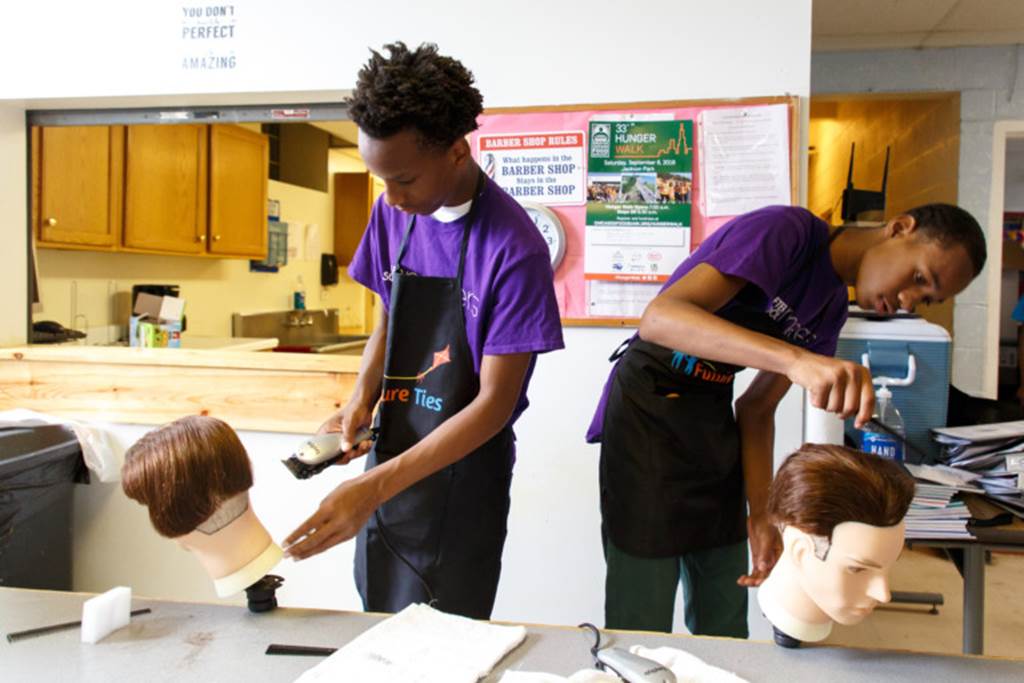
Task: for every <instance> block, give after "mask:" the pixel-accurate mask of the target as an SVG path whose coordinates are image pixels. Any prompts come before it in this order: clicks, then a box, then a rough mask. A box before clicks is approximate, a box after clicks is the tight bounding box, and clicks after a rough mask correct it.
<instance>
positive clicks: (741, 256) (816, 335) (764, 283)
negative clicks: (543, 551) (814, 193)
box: [587, 206, 848, 443]
mask: <svg viewBox="0 0 1024 683" xmlns="http://www.w3.org/2000/svg"><path fill="white" fill-rule="evenodd" d="M828 239H829V228H828V224H826V223H825V222H824V221H822V220H821V219H819V218H817V217H816V216H815V215H814V214H812V213H811V212H810V211H808V210H807V209H804V208H801V207H796V206H768V207H765V208H763V209H758V210H756V211H751V212H750V213H746V214H743V215H742V216H737V217H736V218H734V219H732V220H731V221H729V222H728V223H726V224H725V225H723V226H722V227H721V228H719V229H718V230H717V231H715V233H714V234H712V235H711V236H710V237H709V238H708V239H706V240H704V242H703V243H702V244H701V245H700V247H698V248H697V251H695V252H693V254H691V255H690V257H689V258H688V259H686V260H685V261H683V262H682V263H681V264H679V267H678V268H676V269H675V272H673V273H672V276H671V277H670V278H669V279H668V282H666V283H665V286H664V287H662V291H664V290H665V289H667V288H668V287H671V286H672V284H673V283H675V282H676V281H677V280H679V279H680V278H681V277H683V276H684V275H686V274H687V273H689V272H690V271H691V270H693V269H694V268H695V267H696V266H697V264H699V263H707V264H708V265H710V266H714V268H715V269H716V270H718V271H719V272H721V273H724V274H725V275H732V276H735V277H738V278H742V279H743V280H746V281H747V285H746V286H744V287H743V288H742V289H741V290H740V292H739V293H738V294H737V295H736V296H735V297H733V298H732V299H731V300H730V301H729V302H728V303H727V304H725V306H723V307H722V308H721V309H719V310H718V311H716V315H719V316H721V317H724V318H729V319H734V318H736V317H738V316H737V315H736V314H737V313H740V312H742V313H749V314H753V315H756V314H758V313H759V314H760V315H761V316H762V317H763V318H765V324H766V326H767V327H770V328H773V329H774V330H775V333H776V336H778V337H779V338H781V339H782V340H784V341H787V342H789V343H791V344H795V345H796V346H801V347H803V348H806V349H808V350H810V351H813V352H815V353H820V354H822V355H826V356H831V355H833V354H834V353H835V351H836V343H837V342H838V340H839V330H840V329H841V328H842V327H843V323H845V322H846V314H847V308H848V306H847V291H846V284H845V283H844V282H843V281H842V279H840V277H839V275H838V273H836V271H835V268H834V267H833V266H832V257H831V255H830V253H829V249H828ZM743 317H746V316H743ZM614 375H615V368H612V372H611V375H610V376H609V378H608V382H606V383H605V387H604V391H603V393H602V395H601V400H600V402H599V403H598V406H597V412H596V414H595V415H594V420H593V422H592V423H591V425H590V429H588V430H587V441H588V442H590V443H594V442H596V441H600V439H601V427H602V424H603V422H604V413H605V408H606V405H607V402H608V390H609V388H610V387H611V380H612V377H614Z"/></svg>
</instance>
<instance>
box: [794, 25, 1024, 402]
mask: <svg viewBox="0 0 1024 683" xmlns="http://www.w3.org/2000/svg"><path fill="white" fill-rule="evenodd" d="M811 65H812V91H813V93H814V94H815V95H825V94H832V93H859V92H871V93H878V92H914V91H929V90H931V91H935V90H938V91H951V90H953V91H959V92H960V118H961V123H960V168H959V188H958V192H959V200H958V203H959V204H960V206H962V207H963V208H965V209H967V210H968V211H970V212H971V213H972V214H973V215H974V217H975V218H977V219H978V222H979V223H981V225H982V227H983V228H985V229H986V236H987V238H988V249H989V254H988V263H987V264H986V266H985V270H984V271H983V272H982V274H981V275H980V276H979V277H978V278H977V279H975V281H974V282H973V283H971V285H970V286H969V287H968V288H967V289H966V290H964V291H963V292H962V293H961V294H960V295H959V296H958V297H957V298H956V304H955V307H954V310H953V384H955V385H956V386H957V387H959V388H960V389H962V390H964V391H967V392H970V393H973V394H977V395H984V396H987V397H989V398H995V396H996V382H997V378H996V370H997V365H998V358H999V357H998V352H999V298H1000V272H999V271H1000V266H1001V263H1002V259H1001V254H1002V229H1001V217H1000V216H998V215H993V212H992V211H991V210H990V197H991V195H992V192H993V186H992V183H993V177H992V173H993V161H994V159H993V127H994V125H995V123H996V122H997V121H1005V120H1011V119H1022V118H1024V51H1022V50H1021V49H1020V46H1015V45H1006V46H999V47H963V48H944V49H930V50H880V51H870V52H835V53H816V54H815V55H814V58H813V60H812V62H811Z"/></svg>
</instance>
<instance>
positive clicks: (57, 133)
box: [31, 126, 124, 250]
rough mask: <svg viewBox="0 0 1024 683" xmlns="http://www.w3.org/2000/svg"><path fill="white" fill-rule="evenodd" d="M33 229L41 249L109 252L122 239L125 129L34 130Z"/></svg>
mask: <svg viewBox="0 0 1024 683" xmlns="http://www.w3.org/2000/svg"><path fill="white" fill-rule="evenodd" d="M31 145H32V225H33V229H34V231H35V236H36V240H37V241H38V243H39V244H40V245H42V246H46V245H59V246H62V247H65V248H81V249H94V250H113V249H115V248H116V247H117V245H118V243H119V241H120V237H121V196H122V194H121V190H122V183H123V166H122V162H123V159H124V128H123V127H121V126H65V127H61V128H38V127H37V128H33V129H32V136H31Z"/></svg>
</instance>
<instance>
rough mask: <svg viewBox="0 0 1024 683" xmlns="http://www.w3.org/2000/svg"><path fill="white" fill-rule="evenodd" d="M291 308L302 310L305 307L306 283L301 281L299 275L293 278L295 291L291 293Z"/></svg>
mask: <svg viewBox="0 0 1024 683" xmlns="http://www.w3.org/2000/svg"><path fill="white" fill-rule="evenodd" d="M292 308H294V309H295V310H296V311H303V310H305V309H306V285H305V283H303V281H302V276H301V275H298V276H296V278H295V291H294V292H293V293H292Z"/></svg>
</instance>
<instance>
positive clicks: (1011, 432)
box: [915, 420, 1024, 517]
mask: <svg viewBox="0 0 1024 683" xmlns="http://www.w3.org/2000/svg"><path fill="white" fill-rule="evenodd" d="M932 431H933V433H934V437H935V440H936V441H938V442H939V443H941V444H942V447H943V448H942V451H943V456H942V457H943V459H944V461H945V464H946V465H947V466H948V468H947V469H949V470H954V471H959V472H961V473H963V474H964V475H965V476H967V475H970V477H971V478H970V479H966V480H965V483H967V482H969V485H971V486H976V487H978V488H980V489H981V490H982V492H984V494H985V496H986V498H988V499H989V500H991V501H992V502H993V503H995V504H996V505H999V506H1000V507H1002V508H1003V509H1005V510H1008V511H1010V512H1012V513H1013V514H1015V515H1017V516H1018V517H1024V487H1022V485H1024V476H1022V475H1024V420H1018V421H1015V422H998V423H995V424H985V425H976V426H972V427H952V428H943V429H935V430H932ZM915 476H916V475H915Z"/></svg>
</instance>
